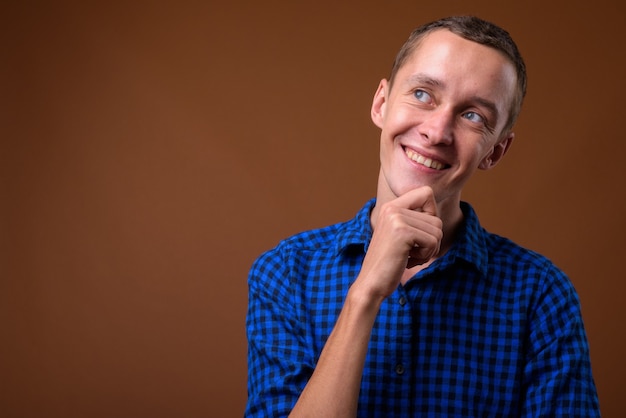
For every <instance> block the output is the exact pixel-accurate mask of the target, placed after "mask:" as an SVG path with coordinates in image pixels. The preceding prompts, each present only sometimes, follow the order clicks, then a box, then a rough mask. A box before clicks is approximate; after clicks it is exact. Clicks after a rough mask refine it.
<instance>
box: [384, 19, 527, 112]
mask: <svg viewBox="0 0 626 418" xmlns="http://www.w3.org/2000/svg"><path fill="white" fill-rule="evenodd" d="M516 77H517V76H516V73H515V67H514V65H513V63H512V62H510V60H509V59H508V58H507V57H506V56H505V55H504V54H503V53H501V52H500V51H498V50H496V49H494V48H491V47H488V46H486V45H482V44H479V43H477V42H474V41H470V40H467V39H465V38H462V37H461V36H459V35H456V34H454V33H452V32H450V31H448V30H447V29H439V30H435V31H433V32H431V33H429V34H427V35H425V36H424V37H423V38H422V39H421V40H420V41H418V44H417V45H416V46H415V48H414V49H413V51H412V52H411V54H410V56H409V57H408V58H407V60H406V61H405V63H404V64H403V66H402V67H401V68H400V69H399V70H398V73H397V74H396V80H394V84H395V83H398V84H400V85H403V84H404V85H407V84H412V83H414V82H415V81H416V80H424V79H429V80H433V81H436V84H437V85H438V87H442V88H444V87H445V88H446V89H447V90H446V91H447V92H449V93H451V94H452V93H454V94H455V95H457V96H463V95H470V96H479V97H483V98H485V99H488V100H491V101H493V102H494V103H500V104H501V106H502V107H503V109H502V110H508V106H510V105H511V103H512V99H513V96H514V92H515V85H516Z"/></svg>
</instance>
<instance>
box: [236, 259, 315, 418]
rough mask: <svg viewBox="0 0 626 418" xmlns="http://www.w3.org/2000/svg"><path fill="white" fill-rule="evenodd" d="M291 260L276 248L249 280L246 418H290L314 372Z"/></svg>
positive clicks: (257, 265) (261, 262)
mask: <svg viewBox="0 0 626 418" xmlns="http://www.w3.org/2000/svg"><path fill="white" fill-rule="evenodd" d="M287 259H288V258H287V257H284V256H283V255H282V253H281V251H280V248H279V249H274V250H272V251H270V252H268V253H266V254H264V255H262V256H261V257H260V258H259V259H258V260H257V261H256V262H255V263H254V265H253V266H252V268H251V270H250V274H249V276H248V312H247V317H246V333H247V338H248V402H247V405H246V411H245V416H246V417H255V418H256V417H283V416H287V415H289V413H290V411H291V409H292V408H293V406H294V405H295V403H296V401H297V400H298V397H299V396H300V393H301V392H302V390H303V388H304V386H305V385H306V383H307V381H308V379H309V377H310V376H311V374H312V373H313V368H314V365H313V364H311V363H312V360H310V359H311V357H312V354H311V353H310V348H308V346H310V344H306V342H305V337H304V335H305V333H304V331H303V326H304V325H303V322H302V321H301V318H300V315H299V314H298V309H297V307H298V306H297V305H298V302H296V301H295V299H294V298H295V290H294V285H293V284H292V283H290V282H291V280H290V274H291V272H290V268H289V265H288V262H287V261H286V260H287Z"/></svg>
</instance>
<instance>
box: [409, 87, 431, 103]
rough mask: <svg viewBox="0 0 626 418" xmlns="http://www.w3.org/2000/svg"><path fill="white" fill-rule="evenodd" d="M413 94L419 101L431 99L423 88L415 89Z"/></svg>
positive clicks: (427, 101) (429, 100) (426, 101)
mask: <svg viewBox="0 0 626 418" xmlns="http://www.w3.org/2000/svg"><path fill="white" fill-rule="evenodd" d="M413 94H414V95H415V98H416V99H417V100H419V101H420V102H424V103H430V102H431V100H432V99H431V97H430V94H428V93H426V92H425V91H424V90H415V93H413Z"/></svg>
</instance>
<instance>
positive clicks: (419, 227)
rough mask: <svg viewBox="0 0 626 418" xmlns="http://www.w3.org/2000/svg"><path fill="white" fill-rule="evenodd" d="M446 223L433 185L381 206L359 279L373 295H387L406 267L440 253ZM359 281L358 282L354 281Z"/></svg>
mask: <svg viewBox="0 0 626 418" xmlns="http://www.w3.org/2000/svg"><path fill="white" fill-rule="evenodd" d="M442 238H443V223H442V221H441V219H440V218H439V217H438V216H437V204H436V202H435V196H434V193H433V191H432V189H431V188H430V187H427V186H426V187H420V188H417V189H414V190H411V191H410V192H407V193H405V194H404V195H402V196H400V197H398V198H396V199H394V200H392V201H389V202H387V203H385V204H384V205H382V206H381V207H380V210H379V211H378V213H377V218H376V219H375V227H374V235H373V236H372V241H371V243H370V246H369V249H368V251H367V254H366V256H365V260H364V261H363V267H362V269H361V273H360V274H359V278H358V280H357V282H358V283H359V286H360V287H362V288H363V289H366V291H367V293H368V294H370V295H371V296H375V297H380V298H383V299H384V298H386V297H387V296H389V295H390V294H391V293H393V291H394V290H395V289H396V288H397V287H398V284H399V283H400V280H401V278H402V274H403V273H404V271H405V269H407V268H411V267H415V266H417V265H420V264H423V263H426V262H427V261H429V260H430V259H431V258H433V257H435V256H436V255H437V254H438V253H439V248H440V245H441V239H442ZM355 284H356V283H355Z"/></svg>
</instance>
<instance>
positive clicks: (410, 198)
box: [395, 186, 437, 216]
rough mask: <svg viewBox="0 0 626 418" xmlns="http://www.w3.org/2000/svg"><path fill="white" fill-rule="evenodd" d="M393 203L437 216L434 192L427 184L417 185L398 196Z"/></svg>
mask: <svg viewBox="0 0 626 418" xmlns="http://www.w3.org/2000/svg"><path fill="white" fill-rule="evenodd" d="M395 204H396V205H398V206H400V207H404V208H407V209H411V210H419V211H421V212H425V213H428V214H430V215H433V216H437V202H436V201H435V193H434V192H433V189H431V188H430V187H429V186H423V187H418V188H417V189H413V190H410V191H408V192H406V193H405V194H403V195H402V196H400V197H398V198H397V199H396V200H395Z"/></svg>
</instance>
